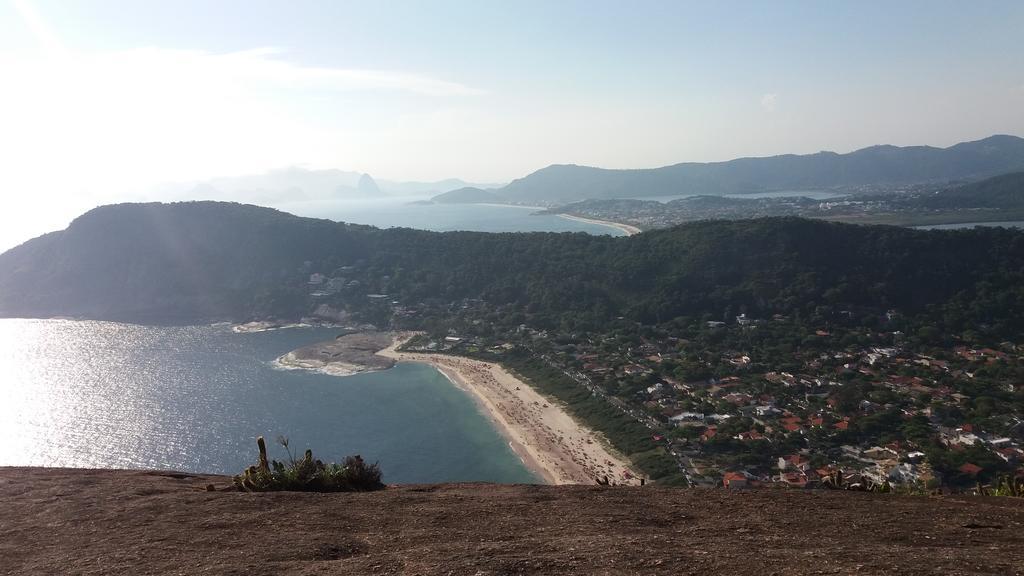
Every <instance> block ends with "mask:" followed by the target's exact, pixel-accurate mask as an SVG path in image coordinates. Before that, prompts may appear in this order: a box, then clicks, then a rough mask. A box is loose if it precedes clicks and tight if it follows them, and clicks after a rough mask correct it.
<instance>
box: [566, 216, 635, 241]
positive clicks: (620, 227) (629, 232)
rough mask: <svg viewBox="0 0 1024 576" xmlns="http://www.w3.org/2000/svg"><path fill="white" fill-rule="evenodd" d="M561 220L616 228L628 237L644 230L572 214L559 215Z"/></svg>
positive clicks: (629, 225)
mask: <svg viewBox="0 0 1024 576" xmlns="http://www.w3.org/2000/svg"><path fill="white" fill-rule="evenodd" d="M558 217H559V218H565V219H566V220H575V221H576V222H586V223H587V224H597V225H598V226H607V227H609V228H615V229H617V230H622V231H623V232H625V233H626V236H632V235H634V234H639V233H641V232H643V230H641V229H639V228H637V227H636V226H633V225H631V224H623V223H621V222H612V221H611V220H598V219H596V218H584V217H583V216H573V215H572V214H558Z"/></svg>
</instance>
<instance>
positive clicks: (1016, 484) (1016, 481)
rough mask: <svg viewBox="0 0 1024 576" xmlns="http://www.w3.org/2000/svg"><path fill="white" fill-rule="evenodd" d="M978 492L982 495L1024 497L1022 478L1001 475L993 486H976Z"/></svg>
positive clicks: (1023, 480)
mask: <svg viewBox="0 0 1024 576" xmlns="http://www.w3.org/2000/svg"><path fill="white" fill-rule="evenodd" d="M978 494H980V495H982V496H1008V497H1010V498H1024V479H1020V478H1010V477H1009V476H1003V477H1001V478H1000V479H999V481H998V482H997V483H996V484H995V486H978Z"/></svg>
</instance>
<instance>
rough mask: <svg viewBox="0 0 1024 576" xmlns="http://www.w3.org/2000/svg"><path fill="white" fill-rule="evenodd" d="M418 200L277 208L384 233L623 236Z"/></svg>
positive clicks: (541, 217)
mask: <svg viewBox="0 0 1024 576" xmlns="http://www.w3.org/2000/svg"><path fill="white" fill-rule="evenodd" d="M413 200H415V198H390V199H375V200H367V201H358V200H353V201H345V202H289V203H287V204H281V205H278V206H275V207H276V208H279V209H281V210H284V211H285V212H290V213H292V214H297V215H299V216H310V217H313V218H327V219H329V220H337V221H340V222H350V223H353V224H369V225H371V226H377V227H380V228H391V227H405V228H420V229H424V230H435V231H438V232H449V231H453V230H470V231H476V232H588V233H590V234H608V235H613V236H623V235H625V232H623V231H621V230H619V229H618V228H614V227H611V226H601V225H598V224H589V223H586V222H577V221H574V220H569V219H566V218H561V217H559V216H556V215H553V214H534V213H535V212H537V211H538V210H539V209H538V208H529V207H523V206H503V205H495V204H415V203H412V201H413Z"/></svg>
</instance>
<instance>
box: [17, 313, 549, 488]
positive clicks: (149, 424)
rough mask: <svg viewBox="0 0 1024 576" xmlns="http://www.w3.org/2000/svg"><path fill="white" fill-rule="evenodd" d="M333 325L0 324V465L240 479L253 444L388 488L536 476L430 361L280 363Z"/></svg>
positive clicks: (273, 453) (328, 336)
mask: <svg viewBox="0 0 1024 576" xmlns="http://www.w3.org/2000/svg"><path fill="white" fill-rule="evenodd" d="M336 335H337V331H335V330H332V329H327V328H290V329H282V330H273V331H267V332H257V333H235V332H233V331H232V330H231V328H230V326H226V325H217V326H189V327H150V326H138V325H130V324H119V323H113V322H92V321H70V320H19V319H5V320H0V378H2V380H0V440H2V441H0V466H68V467H88V468H147V469H148V468H153V469H173V470H181V471H186V472H205V473H222V474H236V473H239V472H241V471H242V470H243V469H244V468H245V467H246V466H248V465H249V464H252V463H254V462H255V460H256V442H255V438H256V437H257V436H259V435H263V436H265V437H266V438H267V439H268V444H269V445H270V452H271V456H272V457H276V458H278V459H283V458H286V457H287V454H286V453H285V451H284V449H283V448H282V447H280V446H278V445H276V443H275V442H274V439H275V438H277V437H278V436H279V435H281V436H287V437H288V438H289V440H290V445H291V448H292V450H293V452H296V453H299V454H301V453H302V452H303V451H304V450H305V449H306V448H311V449H312V450H313V453H314V454H315V455H316V456H317V457H318V458H321V459H323V460H325V461H326V460H339V459H341V458H343V457H344V456H346V455H350V454H360V455H362V456H363V457H364V458H365V459H367V460H369V461H371V462H373V461H378V462H380V465H381V468H382V470H383V472H384V481H385V482H388V483H417V482H449V481H491V482H509V483H517V482H538V481H539V480H538V479H537V478H536V477H535V476H534V475H533V474H532V473H531V472H529V471H528V470H527V469H526V468H525V466H523V464H522V462H521V461H520V460H519V459H518V457H517V456H516V455H515V454H514V453H513V452H512V450H511V449H510V448H509V446H508V443H507V442H506V441H505V439H504V438H503V437H502V436H500V435H499V434H498V432H497V431H496V430H495V429H494V427H493V426H492V425H491V422H490V421H489V420H488V419H487V417H486V416H485V415H484V414H482V413H481V411H480V410H479V409H478V407H477V406H476V404H475V403H474V401H473V399H472V398H470V397H469V396H468V395H467V394H466V393H465V392H463V391H461V390H459V389H458V388H456V387H455V386H454V385H452V384H451V383H450V382H449V381H448V380H447V379H446V378H445V377H444V376H443V375H442V374H441V373H439V372H438V371H436V370H435V369H433V368H432V367H430V366H427V365H424V364H416V363H403V364H399V365H397V366H396V367H395V368H393V369H391V370H386V371H382V372H374V373H366V374H357V375H354V376H346V377H336V376H328V375H325V374H319V373H315V372H308V371H298V370H279V369H276V368H274V367H273V366H272V365H271V363H272V361H273V360H274V359H275V358H277V357H278V356H280V355H282V354H284V353H286V352H289V351H291V350H293V349H295V348H298V347H301V346H305V345H307V344H312V343H314V342H319V341H323V340H327V339H331V338H333V337H334V336H336Z"/></svg>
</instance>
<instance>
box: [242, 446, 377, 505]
mask: <svg viewBox="0 0 1024 576" xmlns="http://www.w3.org/2000/svg"><path fill="white" fill-rule="evenodd" d="M277 442H278V444H280V445H282V446H284V449H285V450H286V451H287V452H288V459H289V462H288V463H284V462H278V461H277V460H268V459H267V443H266V441H264V440H263V437H262V436H260V437H259V438H257V439H256V446H257V447H258V448H259V459H258V461H257V463H256V464H255V465H253V466H249V467H248V468H246V469H245V471H244V472H242V474H239V475H238V476H235V477H234V483H235V487H236V488H238V489H239V490H242V491H246V492H274V491H282V490H287V491H296V492H364V491H369V490H380V489H382V488H384V484H383V483H382V482H381V472H380V467H379V466H378V465H377V464H376V463H374V464H367V463H366V461H364V460H363V459H362V457H361V456H359V455H356V456H348V457H346V458H345V460H344V461H343V462H342V463H341V464H335V463H333V462H332V463H327V464H324V463H323V462H321V461H320V460H315V459H314V458H313V451H312V450H306V452H305V454H303V456H302V458H295V456H294V455H293V454H292V451H291V448H289V446H288V438H286V437H284V436H279V437H278V439H277Z"/></svg>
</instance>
